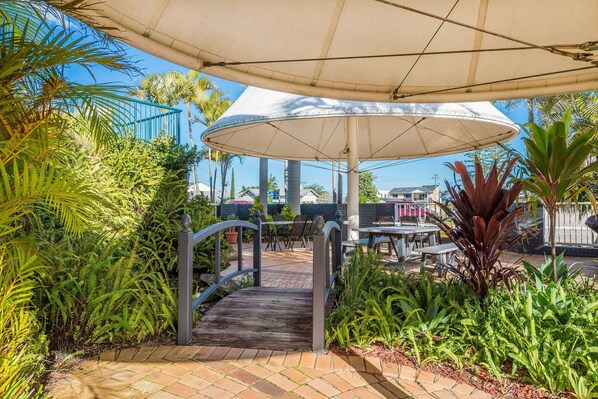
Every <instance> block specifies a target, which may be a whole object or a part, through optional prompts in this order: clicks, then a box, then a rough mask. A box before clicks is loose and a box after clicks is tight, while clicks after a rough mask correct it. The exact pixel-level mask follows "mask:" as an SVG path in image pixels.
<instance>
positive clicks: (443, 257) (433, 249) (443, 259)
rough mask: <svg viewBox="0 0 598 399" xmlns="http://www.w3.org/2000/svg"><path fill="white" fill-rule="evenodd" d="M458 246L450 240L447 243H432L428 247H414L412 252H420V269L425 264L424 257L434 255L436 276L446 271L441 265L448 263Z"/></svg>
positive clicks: (453, 256)
mask: <svg viewBox="0 0 598 399" xmlns="http://www.w3.org/2000/svg"><path fill="white" fill-rule="evenodd" d="M458 250H459V248H457V246H456V245H455V244H453V243H452V242H451V243H449V244H440V245H432V246H430V247H421V248H415V249H414V250H413V252H415V253H418V254H421V266H422V269H423V268H424V266H426V257H428V256H430V257H434V258H436V260H437V262H436V269H437V271H438V277H441V276H442V275H443V274H445V273H446V270H443V269H444V268H443V267H442V265H445V264H450V263H451V262H452V261H453V259H454V258H455V255H456V254H457V251H458Z"/></svg>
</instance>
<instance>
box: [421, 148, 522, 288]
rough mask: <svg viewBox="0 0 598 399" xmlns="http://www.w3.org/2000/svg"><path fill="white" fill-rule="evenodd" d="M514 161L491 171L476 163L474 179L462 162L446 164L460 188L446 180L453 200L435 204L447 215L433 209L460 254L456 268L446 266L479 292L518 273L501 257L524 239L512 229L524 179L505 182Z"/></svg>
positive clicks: (441, 226) (510, 280)
mask: <svg viewBox="0 0 598 399" xmlns="http://www.w3.org/2000/svg"><path fill="white" fill-rule="evenodd" d="M516 162H517V159H513V160H511V161H508V162H505V163H504V164H503V165H502V166H501V167H500V168H499V167H497V165H496V164H494V165H493V166H492V168H491V169H490V172H489V173H488V175H487V176H484V174H483V172H482V166H481V164H480V163H479V162H477V163H476V164H475V177H474V180H472V178H471V177H470V176H469V173H468V172H467V168H466V167H465V165H464V164H463V163H461V162H455V164H454V165H450V164H448V165H447V166H448V167H449V168H450V169H451V170H452V171H453V172H455V173H456V174H457V175H459V176H460V178H461V184H462V189H459V188H457V187H452V186H451V185H450V184H449V183H448V182H447V183H446V186H447V190H448V192H449V195H450V197H451V199H450V200H449V201H448V203H445V204H443V203H437V204H438V206H440V208H441V209H442V210H443V211H444V213H445V214H446V215H447V216H446V218H445V219H444V220H443V219H441V218H440V217H439V216H438V215H436V214H434V213H429V215H430V217H431V218H432V219H433V220H435V221H436V223H437V224H438V226H439V227H440V229H441V230H442V231H443V232H444V233H445V234H446V235H447V236H448V237H449V238H450V239H451V241H453V242H454V243H455V245H457V247H458V248H459V250H460V251H461V253H462V255H459V256H457V258H456V263H457V265H456V267H452V266H450V265H447V266H448V270H449V271H450V272H451V273H453V274H454V275H456V276H457V277H458V278H459V279H461V281H463V282H464V283H465V284H466V285H467V286H469V287H470V288H471V289H472V290H473V291H474V292H475V293H477V294H478V295H479V296H480V297H485V296H486V295H488V290H489V289H495V288H496V287H498V286H499V285H500V284H506V285H507V286H508V285H510V284H511V282H512V280H513V279H514V278H516V277H517V275H518V273H517V271H516V269H515V268H513V267H509V266H504V265H503V264H502V263H501V261H500V255H501V254H502V252H504V251H506V250H507V249H509V248H510V247H512V246H513V245H515V244H516V243H517V242H518V241H519V240H521V238H522V235H521V234H513V232H514V231H515V227H516V226H515V221H516V218H517V216H519V215H520V213H521V211H522V208H523V206H522V205H518V206H515V205H514V204H515V201H516V200H517V198H518V196H519V193H520V192H521V188H522V184H521V182H515V183H514V184H513V185H512V186H511V187H508V188H507V187H506V183H507V179H508V177H509V174H510V172H511V170H512V169H513V167H514V166H515V163H516Z"/></svg>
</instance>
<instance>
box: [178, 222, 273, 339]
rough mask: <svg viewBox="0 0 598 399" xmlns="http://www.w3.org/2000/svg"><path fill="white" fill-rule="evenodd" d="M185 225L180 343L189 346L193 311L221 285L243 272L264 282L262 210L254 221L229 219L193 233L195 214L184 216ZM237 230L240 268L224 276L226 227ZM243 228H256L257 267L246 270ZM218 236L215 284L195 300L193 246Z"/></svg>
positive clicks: (181, 241)
mask: <svg viewBox="0 0 598 399" xmlns="http://www.w3.org/2000/svg"><path fill="white" fill-rule="evenodd" d="M181 224H182V225H183V228H182V229H181V231H180V232H179V235H178V244H179V309H178V339H177V341H178V344H179V345H189V343H190V342H191V338H192V329H193V311H194V310H195V309H197V307H198V306H199V305H200V304H201V303H202V302H203V301H205V300H206V299H207V298H208V297H209V296H210V295H211V294H212V293H213V292H214V291H215V290H216V289H217V288H218V287H220V286H222V285H223V284H224V283H225V282H227V281H229V280H231V279H233V278H235V277H237V276H241V275H243V274H248V273H253V285H254V286H256V287H259V286H260V285H261V259H262V257H261V241H262V234H261V227H262V226H261V225H262V221H261V219H260V214H259V211H258V212H256V218H255V222H254V223H250V222H246V221H242V220H227V221H224V222H218V223H215V224H213V225H210V226H208V227H206V228H204V229H203V230H200V231H198V232H197V233H195V234H194V233H193V231H192V230H191V228H190V226H191V217H190V216H189V215H183V218H182V219H181ZM234 228H236V229H237V232H238V239H237V258H238V261H237V264H238V266H237V271H236V272H234V273H230V274H228V275H226V276H224V277H221V276H220V260H221V258H220V250H221V242H220V240H221V235H220V232H221V231H222V230H230V229H234ZM243 228H248V229H251V230H255V233H254V234H253V268H251V269H243ZM212 235H215V236H216V241H215V255H214V275H215V283H213V284H211V285H210V286H209V287H208V288H207V289H206V290H205V291H204V292H203V293H202V294H201V295H200V296H199V297H198V298H196V299H195V300H193V295H194V293H193V247H194V246H195V245H197V244H198V243H200V242H201V241H203V240H205V239H206V238H208V237H210V236H212Z"/></svg>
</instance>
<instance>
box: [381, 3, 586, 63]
mask: <svg viewBox="0 0 598 399" xmlns="http://www.w3.org/2000/svg"><path fill="white" fill-rule="evenodd" d="M374 1H377V2H378V3H382V4H386V5H388V6H391V7H396V8H400V9H402V10H405V11H410V12H413V13H416V14H420V15H424V16H426V17H430V18H433V19H438V20H441V21H445V22H448V23H450V24H453V25H458V26H461V27H463V28H467V29H472V30H475V31H477V32H481V33H485V34H487V35H491V36H496V37H499V38H501V39H506V40H509V41H512V42H515V43H519V44H523V45H526V46H530V47H533V48H536V49H539V50H544V51H548V52H550V53H553V54H558V55H562V56H566V57H570V58H573V59H574V60H578V61H588V60H587V58H586V57H587V56H588V54H586V53H571V52H568V51H563V50H559V49H558V48H556V47H553V46H541V45H538V44H534V43H530V42H527V41H525V40H521V39H516V38H514V37H511V36H507V35H503V34H502V33H498V32H493V31H490V30H487V29H483V28H478V27H477V26H473V25H469V24H466V23H464V22H459V21H455V20H453V19H449V18H448V17H442V16H440V15H436V14H432V13H429V12H426V11H422V10H418V9H416V8H412V7H408V6H404V5H402V4H397V3H394V2H392V1H389V0H374Z"/></svg>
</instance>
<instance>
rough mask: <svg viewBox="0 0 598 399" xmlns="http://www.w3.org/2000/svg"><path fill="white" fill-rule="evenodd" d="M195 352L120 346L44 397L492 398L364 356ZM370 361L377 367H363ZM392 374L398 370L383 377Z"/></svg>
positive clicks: (166, 398)
mask: <svg viewBox="0 0 598 399" xmlns="http://www.w3.org/2000/svg"><path fill="white" fill-rule="evenodd" d="M225 349H227V350H226V351H224V350H221V351H220V353H230V352H231V351H235V353H242V351H241V350H240V349H238V348H225ZM202 350H203V347H194V348H193V349H189V350H188V351H179V352H178V353H179V354H180V355H181V356H183V358H181V359H176V358H173V352H172V351H170V352H167V351H163V350H162V351H158V350H156V351H151V350H149V349H147V350H144V353H152V354H150V355H149V356H144V357H145V358H144V360H140V361H138V360H134V356H133V357H132V356H131V353H132V352H135V351H134V350H131V349H125V350H123V351H119V352H117V353H112V354H109V355H106V356H104V357H103V359H107V358H110V357H111V358H112V359H113V360H111V361H110V360H102V361H99V360H98V359H97V358H96V359H94V360H85V361H84V362H83V364H81V365H80V366H79V368H78V369H77V370H74V371H73V372H72V373H71V374H69V375H68V376H67V378H63V379H62V380H60V381H58V382H57V383H56V385H55V386H54V387H53V389H52V391H51V392H50V394H51V395H53V396H54V397H55V398H61V399H75V398H76V399H91V398H94V399H95V398H109V397H117V398H152V399H161V398H162V399H180V398H212V399H220V398H222V399H226V398H248V399H251V398H256V399H258V398H309V399H311V398H339V399H342V398H415V397H417V398H463V397H466V398H476V397H484V398H490V397H491V396H490V395H487V394H485V393H483V392H480V391H478V390H476V389H474V388H473V387H471V386H468V385H464V384H457V383H456V382H455V381H452V380H449V379H447V378H435V377H434V376H433V375H431V374H430V373H427V372H421V373H417V372H416V370H415V369H411V368H407V367H404V368H403V373H405V377H406V378H402V375H403V373H401V376H399V374H398V370H400V368H399V367H398V366H395V367H389V366H388V365H387V366H385V367H381V369H382V370H381V369H380V368H379V365H378V362H377V361H374V360H373V359H371V358H368V359H367V360H366V361H365V362H364V360H363V359H361V358H358V357H355V356H349V357H348V358H347V360H346V363H343V364H338V366H340V367H336V366H335V364H334V362H333V361H332V356H328V355H326V356H321V355H318V356H316V355H314V354H313V353H308V352H304V353H297V352H290V353H286V352H277V353H276V356H277V358H278V360H276V361H275V362H274V363H284V361H283V360H280V359H293V358H296V359H305V361H304V362H303V364H300V362H296V361H293V362H292V363H293V365H286V366H285V365H282V366H281V365H279V364H273V363H272V362H271V359H272V355H269V356H255V357H252V360H250V361H238V360H229V359H227V358H226V357H224V358H223V359H221V360H206V363H205V364H203V363H200V362H198V361H193V360H189V358H187V357H185V354H187V355H188V354H189V353H199V352H201V351H202ZM121 354H122V357H121ZM264 354H265V353H264ZM220 357H221V356H218V358H220ZM166 358H167V359H166ZM318 359H322V360H321V361H318ZM339 363H340V362H339ZM372 363H373V364H374V365H375V366H376V367H368V366H367V364H370V365H371V364H372ZM198 365H199V367H198ZM350 365H354V366H350ZM393 369H394V370H397V372H395V373H390V372H388V371H389V370H393ZM383 370H384V374H382V372H383ZM418 376H421V381H419V380H418V378H417V377H418ZM434 380H436V382H434Z"/></svg>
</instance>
